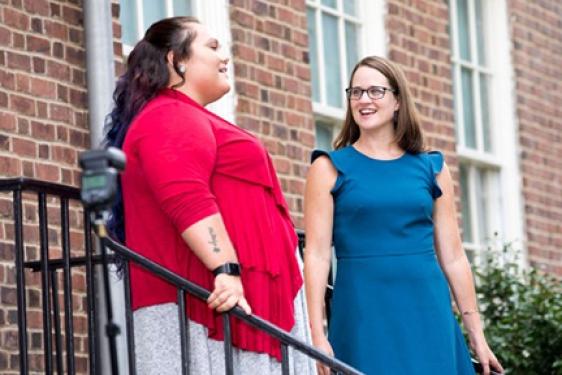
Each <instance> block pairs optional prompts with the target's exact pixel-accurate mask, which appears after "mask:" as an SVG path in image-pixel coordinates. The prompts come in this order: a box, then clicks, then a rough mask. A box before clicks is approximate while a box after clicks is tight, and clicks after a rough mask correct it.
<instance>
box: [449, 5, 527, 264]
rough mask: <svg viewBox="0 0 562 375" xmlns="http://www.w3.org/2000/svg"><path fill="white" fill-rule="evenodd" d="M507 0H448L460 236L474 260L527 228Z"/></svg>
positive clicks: (517, 236) (520, 236) (511, 239)
mask: <svg viewBox="0 0 562 375" xmlns="http://www.w3.org/2000/svg"><path fill="white" fill-rule="evenodd" d="M501 3H502V1H500V0H492V1H481V0H451V1H450V2H449V4H450V17H451V43H452V53H451V55H452V56H451V57H452V59H451V60H452V72H453V86H454V103H455V130H456V138H457V153H458V155H459V184H460V188H461V193H462V194H461V204H462V219H463V225H462V238H463V242H464V245H465V249H466V250H467V252H468V255H469V257H470V258H471V259H475V257H477V256H478V254H479V252H480V251H481V250H483V249H485V248H488V247H489V246H491V245H494V244H493V243H492V241H494V240H496V239H500V240H502V241H504V242H505V241H513V240H516V239H518V240H520V239H521V238H522V233H523V231H522V224H521V218H522V215H521V212H520V211H519V210H518V209H517V207H520V202H519V200H520V197H519V196H520V193H519V190H518V186H519V183H518V181H519V180H518V178H519V177H518V171H517V163H516V160H517V154H516V144H517V139H516V126H515V120H514V118H513V115H512V114H511V112H512V109H513V108H514V104H513V98H512V95H513V88H512V87H511V85H510V73H509V72H510V69H511V61H510V60H509V34H508V26H507V18H506V17H507V10H506V9H505V5H502V4H501ZM492 15H493V19H492ZM491 51H494V53H493V54H492V53H491ZM510 216H511V217H512V218H511V219H509V220H508V219H507V218H509V217H510ZM508 221H510V222H508ZM497 236H499V238H498V237H497Z"/></svg>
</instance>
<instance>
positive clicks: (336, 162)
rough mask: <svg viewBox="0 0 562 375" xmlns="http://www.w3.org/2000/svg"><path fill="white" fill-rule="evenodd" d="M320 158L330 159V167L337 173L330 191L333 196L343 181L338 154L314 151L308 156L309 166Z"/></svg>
mask: <svg viewBox="0 0 562 375" xmlns="http://www.w3.org/2000/svg"><path fill="white" fill-rule="evenodd" d="M320 156H327V157H328V158H330V161H331V162H332V165H333V166H334V168H336V170H337V171H338V178H337V179H336V183H335V184H334V187H333V188H332V190H331V191H330V192H331V193H332V194H334V193H336V191H337V190H338V189H339V188H340V186H341V185H342V184H343V179H344V173H343V169H342V166H341V165H340V161H339V158H338V153H337V152H336V151H332V152H327V151H324V150H314V151H312V155H311V156H310V163H311V164H312V163H314V161H315V160H316V159H318V158H319V157H320Z"/></svg>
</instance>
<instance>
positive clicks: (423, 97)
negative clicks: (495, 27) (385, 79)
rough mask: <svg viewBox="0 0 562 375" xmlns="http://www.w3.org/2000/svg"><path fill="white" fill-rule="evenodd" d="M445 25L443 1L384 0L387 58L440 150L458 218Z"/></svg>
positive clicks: (431, 143) (446, 15)
mask: <svg viewBox="0 0 562 375" xmlns="http://www.w3.org/2000/svg"><path fill="white" fill-rule="evenodd" d="M448 27H449V8H448V7H447V4H446V2H444V1H440V0H416V1H408V2H404V1H400V0H389V1H388V14H387V18H386V25H385V28H386V30H387V33H388V35H389V42H388V45H387V48H388V57H389V58H390V59H391V60H393V61H395V62H397V63H398V64H400V66H401V67H402V69H404V71H405V73H406V76H407V78H408V81H409V83H410V85H411V89H412V92H413V96H414V100H415V102H416V104H417V105H418V109H419V110H420V113H421V116H422V126H423V130H424V132H425V135H426V137H427V142H428V146H429V147H430V148H431V149H435V150H440V151H441V152H443V155H444V157H445V161H446V162H447V165H448V166H449V168H450V170H451V174H452V177H453V181H454V183H455V193H456V199H457V202H458V205H457V206H458V208H457V211H458V213H459V215H460V191H459V185H458V183H457V181H458V161H457V154H456V152H455V148H456V146H455V145H456V138H455V123H454V104H453V86H452V78H451V77H452V73H451V62H450V48H451V46H450V41H449V33H448ZM459 217H460V216H459Z"/></svg>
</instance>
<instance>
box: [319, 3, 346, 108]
mask: <svg viewBox="0 0 562 375" xmlns="http://www.w3.org/2000/svg"><path fill="white" fill-rule="evenodd" d="M322 31H323V32H324V61H325V62H326V64H325V66H324V79H325V81H326V101H327V104H328V105H330V106H333V107H339V108H343V95H342V90H343V88H342V84H341V61H340V59H339V58H338V56H340V43H339V38H338V19H337V18H336V17H334V16H331V15H329V14H326V13H324V14H322Z"/></svg>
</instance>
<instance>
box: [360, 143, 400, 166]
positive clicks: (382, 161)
mask: <svg viewBox="0 0 562 375" xmlns="http://www.w3.org/2000/svg"><path fill="white" fill-rule="evenodd" d="M349 147H351V149H352V150H353V151H354V152H355V153H357V154H359V155H361V156H362V157H364V158H366V159H368V160H372V161H378V162H381V163H390V162H393V161H399V160H401V159H402V158H403V157H404V156H406V154H407V152H406V151H404V152H403V153H402V154H401V155H400V156H398V157H396V158H393V159H377V158H374V157H372V156H369V155H367V154H365V153H363V152H361V151H359V150H358V149H356V148H355V146H353V145H350V146H349Z"/></svg>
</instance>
